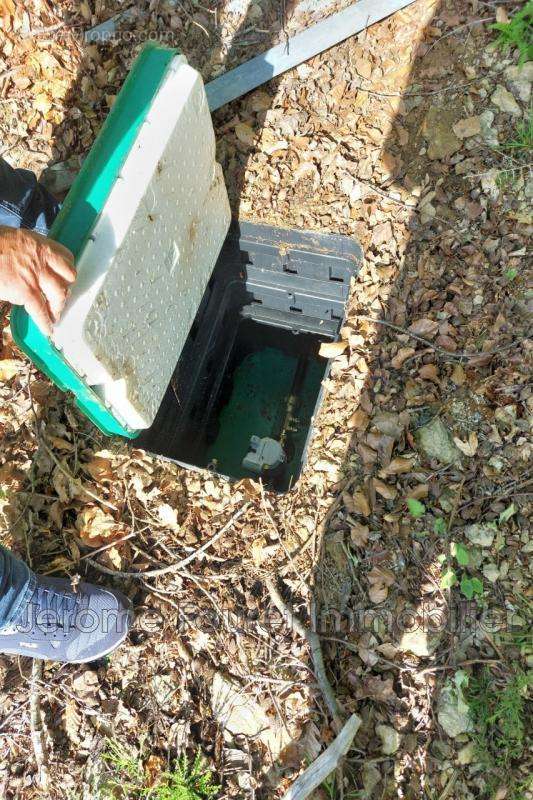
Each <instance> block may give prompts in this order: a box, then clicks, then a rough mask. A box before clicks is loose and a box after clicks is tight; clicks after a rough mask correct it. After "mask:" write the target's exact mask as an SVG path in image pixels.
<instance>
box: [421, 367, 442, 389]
mask: <svg viewBox="0 0 533 800" xmlns="http://www.w3.org/2000/svg"><path fill="white" fill-rule="evenodd" d="M418 374H419V375H420V377H421V378H422V379H423V380H425V381H433V383H436V384H437V385H440V381H439V371H438V369H437V367H436V365H435V364H424V366H423V367H422V368H421V369H420V370H419V371H418Z"/></svg>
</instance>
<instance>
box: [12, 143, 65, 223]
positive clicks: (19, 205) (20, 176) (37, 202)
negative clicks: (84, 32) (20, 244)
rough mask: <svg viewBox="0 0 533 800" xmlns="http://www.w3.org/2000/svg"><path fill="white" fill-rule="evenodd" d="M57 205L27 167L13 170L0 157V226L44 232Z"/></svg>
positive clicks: (52, 218) (54, 214) (56, 209)
mask: <svg viewBox="0 0 533 800" xmlns="http://www.w3.org/2000/svg"><path fill="white" fill-rule="evenodd" d="M59 208H60V204H59V203H58V201H57V200H56V199H55V198H54V197H52V195H51V194H50V193H49V192H47V190H46V189H45V188H44V187H43V186H41V184H40V183H38V182H37V178H36V177H35V175H34V174H33V172H30V170H27V169H13V167H10V166H9V164H8V163H7V162H6V161H4V159H3V158H0V225H8V226H9V227H10V228H29V229H30V230H34V231H37V233H42V234H44V235H46V234H47V233H48V230H49V229H50V226H51V225H52V222H53V221H54V219H55V217H56V214H57V212H58V211H59Z"/></svg>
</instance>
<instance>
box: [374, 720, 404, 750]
mask: <svg viewBox="0 0 533 800" xmlns="http://www.w3.org/2000/svg"><path fill="white" fill-rule="evenodd" d="M376 733H377V735H378V736H379V738H380V739H381V751H382V752H383V753H384V754H385V755H386V756H391V755H392V754H393V753H395V752H396V751H397V750H398V748H399V746H400V743H401V741H402V737H401V736H400V734H399V733H398V731H396V730H394V728H392V727H391V726H390V725H376Z"/></svg>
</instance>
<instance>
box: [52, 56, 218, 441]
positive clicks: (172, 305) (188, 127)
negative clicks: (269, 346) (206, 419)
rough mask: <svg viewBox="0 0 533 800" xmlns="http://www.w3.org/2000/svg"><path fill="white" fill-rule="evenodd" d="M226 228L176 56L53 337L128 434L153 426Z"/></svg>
mask: <svg viewBox="0 0 533 800" xmlns="http://www.w3.org/2000/svg"><path fill="white" fill-rule="evenodd" d="M229 223H230V209H229V203H228V197H227V192H226V188H225V185H224V179H223V176H222V171H221V168H220V166H219V165H218V164H217V163H216V161H215V138H214V132H213V126H212V123H211V116H210V113H209V109H208V106H207V99H206V95H205V91H204V86H203V83H202V79H201V77H200V75H199V74H198V73H197V72H196V71H195V70H193V69H192V68H191V67H190V66H188V64H187V63H186V62H185V59H184V58H183V57H182V56H177V57H175V58H174V59H173V60H172V62H171V65H170V67H169V69H168V72H167V74H166V76H165V79H164V81H163V83H162V85H161V87H160V89H159V91H158V93H157V94H156V96H155V98H154V101H153V103H152V106H151V108H150V111H149V113H148V115H147V117H146V120H145V122H144V124H143V125H142V126H141V128H140V130H139V133H138V135H137V137H136V140H135V142H134V144H133V146H132V148H131V151H130V152H129V154H128V156H127V158H126V161H125V163H124V165H123V167H122V170H121V172H120V175H119V176H118V179H117V181H116V183H115V185H114V187H113V189H112V191H111V193H110V195H109V197H108V199H107V201H106V203H105V206H104V208H103V209H102V212H101V214H100V216H99V218H98V220H97V222H96V224H95V226H94V228H93V230H92V233H91V236H90V238H89V240H88V241H87V244H86V245H85V247H84V249H83V252H82V253H81V254H80V257H79V259H78V262H77V270H78V276H77V279H76V281H75V284H74V286H73V288H72V291H71V294H70V296H69V299H68V301H67V305H66V307H65V310H64V312H63V314H62V316H61V319H60V321H59V323H58V324H57V325H56V326H55V329H54V333H53V337H52V339H53V342H54V344H55V345H56V347H58V348H59V349H61V351H62V354H63V356H64V358H65V359H66V360H67V361H68V362H69V363H70V364H71V365H72V367H74V369H75V370H76V371H77V372H78V373H80V374H81V375H82V376H83V377H84V379H85V381H86V383H87V384H89V385H90V386H92V387H93V389H94V390H95V392H96V393H97V394H98V396H99V397H101V398H102V400H103V401H104V402H105V404H106V405H107V407H108V408H109V410H110V411H111V412H112V413H113V414H114V415H115V416H116V417H117V419H119V420H120V421H122V422H123V423H124V424H125V425H127V426H129V427H130V428H133V429H138V428H147V427H149V426H150V425H151V423H152V422H153V420H154V417H155V415H156V413H157V410H158V408H159V405H160V403H161V400H162V398H163V395H164V393H165V390H166V388H167V386H168V384H169V381H170V378H171V376H172V373H173V371H174V368H175V366H176V362H177V360H178V358H179V355H180V352H181V349H182V347H183V345H184V343H185V340H186V338H187V335H188V333H189V330H190V327H191V324H192V322H193V320H194V317H195V315H196V311H197V309H198V305H199V303H200V300H201V298H202V295H203V293H204V291H205V288H206V285H207V282H208V280H209V278H210V275H211V272H212V270H213V267H214V265H215V263H216V260H217V257H218V254H219V252H220V249H221V247H222V244H223V242H224V238H225V236H226V233H227V230H228V227H229Z"/></svg>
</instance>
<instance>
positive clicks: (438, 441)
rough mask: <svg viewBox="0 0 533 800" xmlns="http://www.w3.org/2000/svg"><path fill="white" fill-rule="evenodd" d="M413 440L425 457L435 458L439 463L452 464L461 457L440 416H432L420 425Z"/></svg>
mask: <svg viewBox="0 0 533 800" xmlns="http://www.w3.org/2000/svg"><path fill="white" fill-rule="evenodd" d="M415 440H416V442H417V444H418V447H419V448H420V450H422V451H423V453H424V454H425V456H426V457H427V458H429V459H432V458H435V459H436V460H437V461H440V462H441V464H453V463H454V462H455V461H459V460H460V458H461V455H460V453H459V450H458V449H457V447H456V446H455V445H454V443H453V440H452V437H451V435H450V432H449V431H448V428H447V427H446V426H445V425H444V423H443V422H442V420H441V419H440V417H434V419H432V420H431V422H428V423H427V424H426V425H422V427H421V428H419V429H418V430H417V431H416V432H415Z"/></svg>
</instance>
